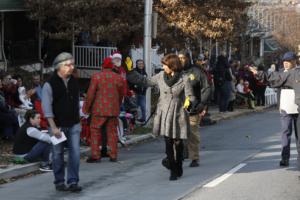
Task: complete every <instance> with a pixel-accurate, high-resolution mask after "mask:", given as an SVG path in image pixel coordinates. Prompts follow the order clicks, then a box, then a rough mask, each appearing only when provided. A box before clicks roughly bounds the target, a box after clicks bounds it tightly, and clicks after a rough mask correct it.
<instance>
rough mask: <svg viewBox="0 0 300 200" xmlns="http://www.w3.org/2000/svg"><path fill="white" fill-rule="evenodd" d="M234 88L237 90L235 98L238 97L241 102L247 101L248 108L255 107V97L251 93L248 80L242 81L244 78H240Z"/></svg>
mask: <svg viewBox="0 0 300 200" xmlns="http://www.w3.org/2000/svg"><path fill="white" fill-rule="evenodd" d="M236 90H237V98H239V99H240V100H242V101H243V102H247V104H248V107H249V108H250V109H254V108H255V104H254V100H255V97H254V95H253V93H252V90H251V89H250V87H249V82H248V81H244V79H242V78H241V79H240V81H239V84H237V86H236Z"/></svg>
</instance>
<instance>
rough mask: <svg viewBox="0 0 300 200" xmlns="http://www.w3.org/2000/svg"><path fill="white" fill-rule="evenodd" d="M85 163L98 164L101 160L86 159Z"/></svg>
mask: <svg viewBox="0 0 300 200" xmlns="http://www.w3.org/2000/svg"><path fill="white" fill-rule="evenodd" d="M86 162H87V163H99V162H101V159H94V158H92V157H90V158H88V159H86Z"/></svg>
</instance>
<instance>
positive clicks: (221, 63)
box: [216, 55, 229, 68]
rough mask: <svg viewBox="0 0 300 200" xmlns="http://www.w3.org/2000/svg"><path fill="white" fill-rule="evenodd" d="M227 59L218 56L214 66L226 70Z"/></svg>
mask: <svg viewBox="0 0 300 200" xmlns="http://www.w3.org/2000/svg"><path fill="white" fill-rule="evenodd" d="M228 65H229V64H228V62H227V58H226V57H225V56H223V55H220V56H218V59H217V63H216V66H217V67H224V68H227V67H229V66H228Z"/></svg>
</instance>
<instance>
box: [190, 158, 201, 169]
mask: <svg viewBox="0 0 300 200" xmlns="http://www.w3.org/2000/svg"><path fill="white" fill-rule="evenodd" d="M190 167H199V163H198V160H192V162H191V164H190Z"/></svg>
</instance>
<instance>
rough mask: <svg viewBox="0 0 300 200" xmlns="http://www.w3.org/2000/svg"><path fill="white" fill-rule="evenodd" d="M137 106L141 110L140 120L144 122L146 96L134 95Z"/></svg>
mask: <svg viewBox="0 0 300 200" xmlns="http://www.w3.org/2000/svg"><path fill="white" fill-rule="evenodd" d="M136 99H137V105H138V106H139V107H140V108H141V111H142V118H141V120H143V121H145V120H146V95H136Z"/></svg>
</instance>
